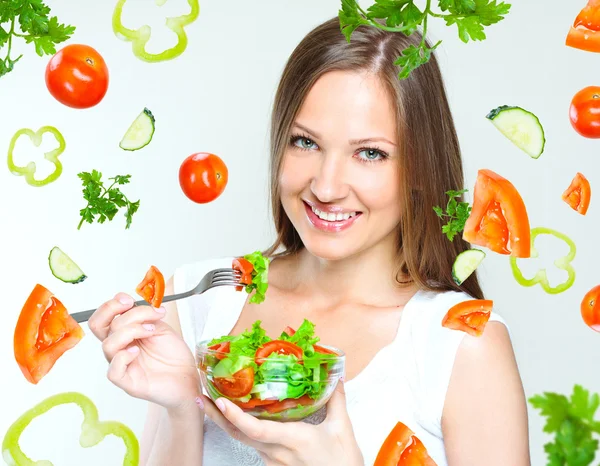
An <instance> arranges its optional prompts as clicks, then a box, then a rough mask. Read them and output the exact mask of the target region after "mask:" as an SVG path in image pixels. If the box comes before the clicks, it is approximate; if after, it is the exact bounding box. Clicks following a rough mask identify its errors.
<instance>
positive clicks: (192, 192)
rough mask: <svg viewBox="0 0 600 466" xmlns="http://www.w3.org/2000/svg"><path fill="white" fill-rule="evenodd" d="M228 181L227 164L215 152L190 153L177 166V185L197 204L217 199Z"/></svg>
mask: <svg viewBox="0 0 600 466" xmlns="http://www.w3.org/2000/svg"><path fill="white" fill-rule="evenodd" d="M228 181H229V170H228V169H227V165H225V162H223V160H222V159H221V158H220V157H219V156H217V155H215V154H209V153H206V152H198V153H195V154H192V155H190V156H188V157H186V159H185V160H184V161H183V162H182V163H181V166H180V167H179V186H180V187H181V190H182V191H183V194H185V195H186V197H187V198H188V199H190V200H191V201H193V202H195V203H197V204H206V203H208V202H212V201H214V200H215V199H217V198H218V197H219V196H220V195H221V194H223V191H225V188H226V187H227V182H228Z"/></svg>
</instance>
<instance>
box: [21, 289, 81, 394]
mask: <svg viewBox="0 0 600 466" xmlns="http://www.w3.org/2000/svg"><path fill="white" fill-rule="evenodd" d="M84 335H85V333H84V331H83V329H82V328H81V326H80V325H79V324H78V323H77V322H76V321H75V319H73V317H71V316H70V315H69V313H68V312H67V310H66V309H65V306H64V305H63V304H62V303H61V302H60V301H59V300H58V299H57V298H56V297H55V296H54V295H53V294H52V293H51V292H50V291H49V290H48V289H46V288H45V287H43V286H42V285H39V284H37V285H36V286H35V287H34V288H33V290H32V292H31V294H30V295H29V297H28V298H27V301H26V302H25V304H24V305H23V309H22V310H21V314H20V315H19V319H18V321H17V326H16V328H15V334H14V353H15V359H16V361H17V364H18V365H19V368H20V369H21V371H22V372H23V375H24V376H25V378H26V379H27V380H28V381H29V382H31V383H33V384H37V383H38V382H39V381H40V380H41V379H42V378H43V377H44V376H45V375H46V374H47V373H48V372H50V369H52V367H53V366H54V364H55V362H56V361H57V360H58V358H60V357H61V356H62V355H63V354H64V353H65V351H67V350H69V349H71V348H73V347H74V346H75V345H77V343H79V341H80V340H81V339H82V338H83V337H84Z"/></svg>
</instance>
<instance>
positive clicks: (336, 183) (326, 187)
mask: <svg viewBox="0 0 600 466" xmlns="http://www.w3.org/2000/svg"><path fill="white" fill-rule="evenodd" d="M345 165H346V157H344V156H343V155H341V154H335V153H328V154H325V155H323V156H322V157H321V162H320V166H319V169H318V172H317V174H316V175H315V176H314V177H313V179H312V180H311V184H310V190H311V191H312V193H313V194H314V195H315V196H316V198H317V199H318V200H319V201H320V202H324V203H325V202H335V201H337V200H340V199H344V198H345V197H346V196H348V194H349V192H350V186H349V185H348V183H347V182H346V166H345Z"/></svg>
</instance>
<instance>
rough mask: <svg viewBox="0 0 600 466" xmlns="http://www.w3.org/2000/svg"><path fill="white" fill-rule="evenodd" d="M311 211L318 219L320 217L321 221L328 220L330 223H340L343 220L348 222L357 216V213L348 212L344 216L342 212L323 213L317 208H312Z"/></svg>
mask: <svg viewBox="0 0 600 466" xmlns="http://www.w3.org/2000/svg"><path fill="white" fill-rule="evenodd" d="M311 209H312V211H313V212H314V213H315V215H316V216H317V217H319V218H320V219H321V220H327V221H328V222H339V221H341V220H348V219H349V218H351V217H354V216H355V215H356V212H346V213H344V214H342V213H341V212H338V213H337V214H335V213H333V212H330V213H327V212H322V211H320V210H319V209H317V208H316V207H312V206H311Z"/></svg>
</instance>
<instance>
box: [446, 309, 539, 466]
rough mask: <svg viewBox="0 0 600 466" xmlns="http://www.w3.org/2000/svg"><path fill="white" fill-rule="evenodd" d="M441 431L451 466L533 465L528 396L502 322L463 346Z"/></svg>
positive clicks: (467, 338)
mask: <svg viewBox="0 0 600 466" xmlns="http://www.w3.org/2000/svg"><path fill="white" fill-rule="evenodd" d="M442 430H443V434H444V441H445V444H446V455H447V458H448V464H449V465H457V464H460V465H465V466H469V465H478V464H487V465H489V466H495V465H498V466H499V465H506V464H511V465H514V466H526V465H527V466H528V465H530V459H529V441H528V422H527V405H526V399H525V394H524V390H523V385H522V382H521V377H520V374H519V370H518V366H517V361H516V358H515V354H514V351H513V347H512V343H511V340H510V335H509V333H508V330H507V328H506V327H505V325H504V324H502V323H501V322H494V321H490V322H488V324H487V325H486V327H485V331H484V332H483V334H482V335H481V336H480V337H474V336H470V335H465V337H464V338H463V340H462V341H461V344H460V346H459V348H458V351H457V354H456V359H455V362H454V366H453V369H452V375H451V377H450V383H449V387H448V392H447V394H446V400H445V404H444V410H443V415H442ZM506 445H511V448H506Z"/></svg>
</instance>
